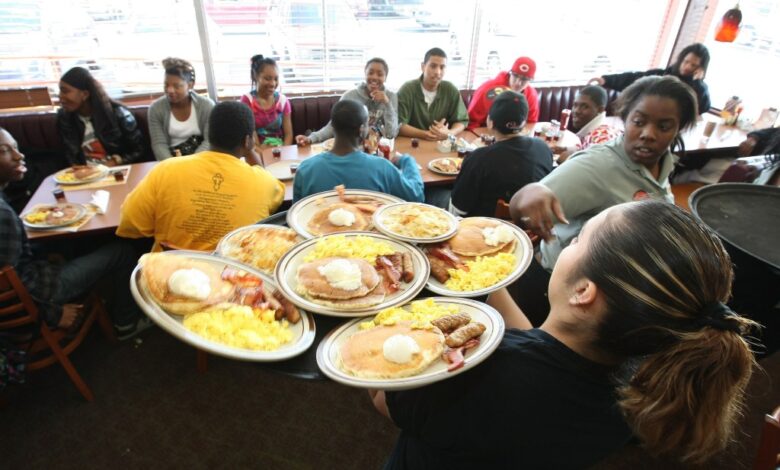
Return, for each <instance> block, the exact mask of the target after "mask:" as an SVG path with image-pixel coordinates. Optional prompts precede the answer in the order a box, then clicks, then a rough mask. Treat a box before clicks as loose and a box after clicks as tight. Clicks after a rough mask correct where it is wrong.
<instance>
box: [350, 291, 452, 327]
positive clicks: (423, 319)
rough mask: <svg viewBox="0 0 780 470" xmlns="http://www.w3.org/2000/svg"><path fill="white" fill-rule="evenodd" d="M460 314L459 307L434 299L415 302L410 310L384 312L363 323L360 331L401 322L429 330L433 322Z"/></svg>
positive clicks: (390, 309) (393, 308)
mask: <svg viewBox="0 0 780 470" xmlns="http://www.w3.org/2000/svg"><path fill="white" fill-rule="evenodd" d="M458 312H459V309H458V306H457V305H441V304H437V303H436V302H434V301H433V299H423V300H415V301H414V302H412V303H411V305H410V306H409V309H408V310H406V309H403V308H401V307H391V308H387V309H384V310H382V311H381V312H379V313H378V314H377V316H376V317H374V319H373V320H369V321H365V322H362V323H361V324H360V329H361V330H367V329H369V328H373V327H375V326H379V325H384V326H391V325H395V324H396V323H398V322H400V321H411V322H412V325H411V326H412V328H426V329H428V328H431V321H433V320H436V319H437V318H441V317H446V316H447V315H454V314H456V313H458Z"/></svg>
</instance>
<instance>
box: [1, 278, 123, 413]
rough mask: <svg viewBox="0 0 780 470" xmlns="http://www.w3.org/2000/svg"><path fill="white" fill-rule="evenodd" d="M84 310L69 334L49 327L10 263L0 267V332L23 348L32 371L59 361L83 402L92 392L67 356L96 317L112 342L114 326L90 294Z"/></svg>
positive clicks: (97, 298) (104, 310) (77, 344)
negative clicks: (77, 325) (6, 333)
mask: <svg viewBox="0 0 780 470" xmlns="http://www.w3.org/2000/svg"><path fill="white" fill-rule="evenodd" d="M85 305H86V306H87V309H88V313H87V315H86V317H85V318H84V322H83V323H82V324H81V326H80V327H79V329H78V331H77V332H75V334H73V335H72V336H71V335H70V334H68V333H67V332H65V331H63V330H58V329H51V328H49V327H48V326H47V325H46V322H44V321H43V320H42V319H40V317H39V313H38V306H37V305H36V304H35V302H34V301H33V299H32V297H31V296H30V293H29V292H28V291H27V288H26V287H25V286H24V284H22V281H21V279H19V276H18V275H17V274H16V271H15V270H14V268H13V267H12V266H5V267H3V268H2V269H0V331H7V332H8V333H9V335H8V336H9V338H10V339H11V341H13V342H14V343H15V344H16V345H17V346H18V347H20V348H21V349H23V350H25V351H27V354H28V358H29V360H28V363H27V370H29V371H33V370H37V369H42V368H44V367H48V366H50V365H52V364H55V363H57V362H59V364H60V365H61V366H62V368H63V369H65V372H66V373H67V374H68V377H70V380H71V381H72V382H73V384H74V385H75V386H76V388H77V389H78V391H79V392H80V393H81V395H82V396H83V397H84V399H86V400H87V401H93V400H94V398H95V397H94V395H93V394H92V390H90V388H89V386H87V384H86V383H85V382H84V379H82V378H81V375H79V373H78V372H77V371H76V368H75V367H74V366H73V363H72V362H71V361H70V359H69V358H68V355H70V353H71V352H73V351H74V350H75V349H76V348H77V347H78V346H79V345H80V344H81V342H82V341H84V338H85V337H86V336H87V333H89V330H90V328H91V327H92V324H93V323H94V322H95V320H97V322H98V324H100V328H101V329H102V330H103V334H104V335H105V336H106V338H108V339H109V340H110V341H112V342H115V341H116V336H115V335H114V328H113V326H112V325H111V320H110V319H109V317H108V314H107V313H106V309H105V307H104V306H103V302H102V301H101V300H100V298H99V297H98V296H97V295H94V294H90V295H89V297H88V298H87V302H86V303H85Z"/></svg>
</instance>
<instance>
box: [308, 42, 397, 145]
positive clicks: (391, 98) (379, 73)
mask: <svg viewBox="0 0 780 470" xmlns="http://www.w3.org/2000/svg"><path fill="white" fill-rule="evenodd" d="M365 72H366V81H365V82H363V83H361V84H360V85H358V87H357V88H355V89H354V90H350V91H348V92H346V93H344V95H342V97H341V99H342V100H352V101H357V102H359V103H363V104H364V105H366V107H367V108H368V125H369V126H370V127H376V128H378V129H379V131H380V133H381V134H382V136H383V137H387V138H388V139H394V138H395V136H396V135H397V134H398V96H397V95H396V94H395V93H394V92H392V91H388V90H386V89H385V80H386V79H387V73H388V72H389V69H388V67H387V62H385V60H384V59H380V58H378V57H374V58H373V59H371V60H369V61H368V62H367V63H366V69H365ZM333 135H334V134H333V127H331V125H330V121H328V124H326V125H325V127H323V128H322V129H320V130H318V131H317V132H312V133H311V134H309V135H308V136H305V135H299V136H296V137H295V141H296V143H297V144H298V145H309V144H316V143H318V142H322V141H324V140H327V139H330V138H331V137H333Z"/></svg>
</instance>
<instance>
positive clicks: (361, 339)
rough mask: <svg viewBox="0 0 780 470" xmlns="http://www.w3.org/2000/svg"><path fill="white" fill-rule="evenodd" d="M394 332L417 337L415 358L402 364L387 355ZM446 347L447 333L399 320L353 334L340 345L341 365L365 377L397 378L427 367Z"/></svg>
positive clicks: (356, 374) (347, 370)
mask: <svg viewBox="0 0 780 470" xmlns="http://www.w3.org/2000/svg"><path fill="white" fill-rule="evenodd" d="M394 335H406V336H409V337H411V338H412V339H414V341H415V342H416V343H417V345H418V346H419V348H420V352H419V353H416V354H414V355H413V356H412V360H411V361H409V362H407V363H405V364H399V363H395V362H391V361H388V360H387V359H385V357H384V353H383V347H384V344H385V341H387V339H388V338H390V337H391V336H394ZM443 351H444V335H443V334H442V332H441V331H440V330H439V329H438V328H432V329H413V328H412V327H411V322H409V321H404V322H398V323H397V324H395V325H391V326H378V327H375V328H371V329H370V330H365V331H360V332H358V333H355V334H353V335H352V336H350V337H349V338H348V339H347V340H346V341H344V343H343V344H342V345H341V348H340V349H339V359H340V364H339V365H340V367H341V369H342V370H343V371H344V372H347V373H348V374H351V375H354V376H356V377H361V378H366V379H397V378H401V377H410V376H413V375H417V374H419V373H420V372H422V371H424V370H425V369H427V368H428V366H430V365H431V363H433V362H434V361H436V360H438V359H439V357H441V354H442V352H443Z"/></svg>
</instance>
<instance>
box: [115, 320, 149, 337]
mask: <svg viewBox="0 0 780 470" xmlns="http://www.w3.org/2000/svg"><path fill="white" fill-rule="evenodd" d="M152 326H154V323H153V322H152V320H151V319H150V318H149V317H147V316H143V317H141V318H139V319H138V320H137V321H136V322H135V323H131V324H129V325H114V330H115V331H116V337H117V339H118V340H119V341H124V340H127V339H130V338H132V337H134V336H135V335H137V334H138V333H140V332H142V331H144V330H147V329H149V328H150V327H152Z"/></svg>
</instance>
